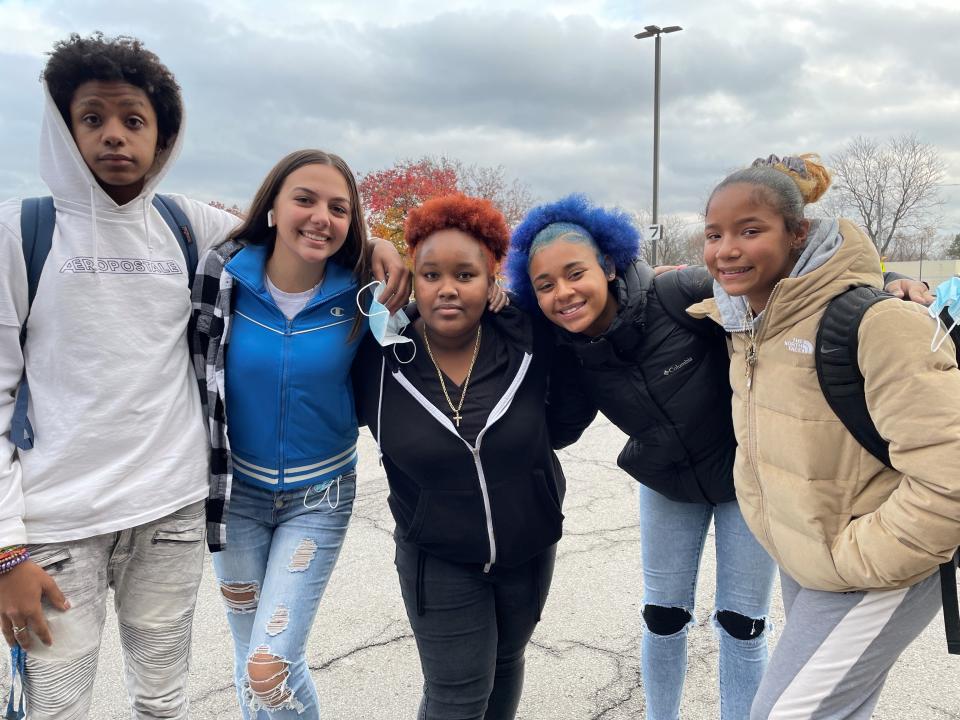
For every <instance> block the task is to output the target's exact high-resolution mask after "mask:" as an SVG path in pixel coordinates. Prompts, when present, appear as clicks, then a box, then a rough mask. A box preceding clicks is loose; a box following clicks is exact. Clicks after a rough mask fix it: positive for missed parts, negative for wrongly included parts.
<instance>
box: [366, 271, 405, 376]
mask: <svg viewBox="0 0 960 720" xmlns="http://www.w3.org/2000/svg"><path fill="white" fill-rule="evenodd" d="M369 287H373V288H374V289H373V290H372V291H371V294H372V298H371V300H370V310H369V311H367V310H364V308H363V304H362V303H361V302H360V297H361V296H362V295H363V293H364V291H365V290H366V289H367V288H369ZM384 287H385V286H384V284H383V282H382V281H380V280H374V281H373V282H372V283H368V284H366V285H364V286H363V287H362V288H360V291H359V292H358V293H357V307H358V308H359V309H360V312H362V313H363V314H364V315H366V316H367V317H368V318H370V321H369V322H370V332H371V333H372V334H373V337H374V339H375V340H376V341H377V342H378V343H380V345H382V346H383V347H389V346H390V345H393V356H394V357H395V358H397V362H399V363H402V364H404V365H406V364H407V363H410V362H413V359H414V358H415V357H416V356H417V346H416V344H414V342H413V340H412V339H411V338H408V337H406V336H405V335H403V334H402V333H403V330H404V328H406V327H407V325H409V324H410V319H409V318H408V317H407V314H406V313H405V312H403V310H397V311H396V312H395V313H394V314H393V315H391V314H390V311H389V310H387V307H386V305H384V304H383V303H381V302H380V301H379V300H378V299H377V298H378V297H379V296H380V293H381V292H383V289H384ZM404 343H410V344H411V345H413V353H412V354H411V355H410V358H409V359H408V360H401V359H400V357H399V356H398V355H397V345H402V344H404Z"/></svg>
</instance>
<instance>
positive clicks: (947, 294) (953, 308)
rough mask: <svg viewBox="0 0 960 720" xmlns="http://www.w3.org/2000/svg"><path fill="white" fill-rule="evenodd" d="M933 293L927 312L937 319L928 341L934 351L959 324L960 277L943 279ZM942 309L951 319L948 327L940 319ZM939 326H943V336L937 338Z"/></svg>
mask: <svg viewBox="0 0 960 720" xmlns="http://www.w3.org/2000/svg"><path fill="white" fill-rule="evenodd" d="M934 293H935V298H934V301H933V302H932V303H930V306H929V307H928V308H927V312H928V313H930V317H932V318H933V319H934V320H936V321H937V329H936V330H935V331H934V333H933V340H932V341H931V342H930V349H931V350H933V351H934V352H936V351H937V350H939V349H940V346H941V345H943V343H944V342H946V340H947V338H948V337H950V333H951V332H953V329H954V328H955V327H957V325H960V277H952V278H950V279H949V280H944V281H943V282H942V283H940V284H939V285H937V289H936V290H935V291H934ZM944 309H946V311H947V315H949V317H950V319H951V320H953V324H951V325H950V327H946V326H945V325H944V324H943V322H941V320H940V318H941V315H942V314H943V311H944ZM941 327H943V328H944V331H943V336H942V337H940V339H939V340H937V337H938V336H939V335H940V328H941Z"/></svg>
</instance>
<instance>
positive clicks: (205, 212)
mask: <svg viewBox="0 0 960 720" xmlns="http://www.w3.org/2000/svg"><path fill="white" fill-rule="evenodd" d="M164 194H165V195H167V194H166V193H164ZM167 197H170V198H172V199H173V200H174V202H176V203H177V205H179V206H180V207H181V208H182V209H183V211H184V213H186V215H187V217H188V218H189V219H190V223H191V225H193V233H194V235H195V236H196V237H195V238H194V240H195V241H196V243H197V252H198V254H200V255H203V253H204V252H205V251H206V250H207V249H208V248H211V247H213V246H215V245H219V244H220V243H221V242H223V241H224V240H226V239H227V238H228V237H229V236H230V233H231V232H233V231H234V229H235V228H236V227H237V226H238V225H239V224H240V218H239V217H237V216H236V215H234V214H233V213H229V212H227V211H226V210H221V209H220V208H216V207H214V206H213V205H210V204H209V203H204V202H201V201H199V200H194V199H192V198H188V197H187V196H185V195H167ZM200 267H203V263H202V262H201V264H200Z"/></svg>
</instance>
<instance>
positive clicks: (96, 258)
mask: <svg viewBox="0 0 960 720" xmlns="http://www.w3.org/2000/svg"><path fill="white" fill-rule="evenodd" d="M96 202H97V196H96V190H95V189H94V187H93V185H91V186H90V231H91V232H92V233H93V272H94V274H96V275H97V280H98V281H99V279H100V234H99V233H98V232H97V205H96Z"/></svg>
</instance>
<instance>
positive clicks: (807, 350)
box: [783, 338, 813, 355]
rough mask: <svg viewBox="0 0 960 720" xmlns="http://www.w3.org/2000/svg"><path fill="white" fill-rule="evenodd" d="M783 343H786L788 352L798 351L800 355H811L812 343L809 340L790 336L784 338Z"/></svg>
mask: <svg viewBox="0 0 960 720" xmlns="http://www.w3.org/2000/svg"><path fill="white" fill-rule="evenodd" d="M783 344H784V345H786V347H787V350H789V351H790V352H795V353H799V354H800V355H813V343H812V342H810V341H809V340H804V339H802V338H790V339H789V340H784V341H783Z"/></svg>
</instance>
